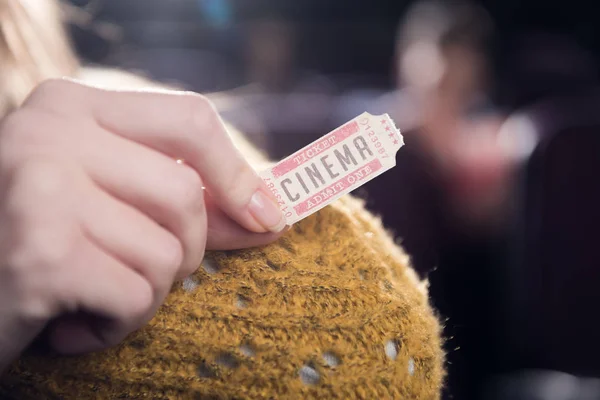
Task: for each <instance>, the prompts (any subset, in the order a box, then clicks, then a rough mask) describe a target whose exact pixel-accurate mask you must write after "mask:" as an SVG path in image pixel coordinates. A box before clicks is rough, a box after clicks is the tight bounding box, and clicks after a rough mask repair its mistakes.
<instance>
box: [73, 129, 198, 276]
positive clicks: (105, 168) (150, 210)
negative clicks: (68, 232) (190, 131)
mask: <svg viewBox="0 0 600 400" xmlns="http://www.w3.org/2000/svg"><path fill="white" fill-rule="evenodd" d="M87 129H88V130H97V132H96V133H95V134H94V140H93V142H92V141H90V143H89V144H87V143H84V142H82V143H81V145H80V150H79V153H80V157H81V158H80V162H81V163H82V164H83V165H84V169H85V170H86V171H87V172H88V174H90V176H91V178H92V180H94V181H95V182H96V183H97V184H98V185H99V186H100V187H102V189H103V190H105V191H107V192H108V193H110V194H111V195H112V196H113V197H116V198H118V199H119V200H121V201H122V202H124V203H127V204H129V205H131V206H132V207H134V208H136V209H138V210H140V211H141V212H143V213H144V214H146V215H147V216H149V217H150V218H152V219H153V220H154V221H156V222H157V223H158V224H160V225H162V226H164V227H165V228H166V229H167V230H168V231H170V232H171V233H172V234H173V235H175V237H177V238H178V239H179V241H180V244H179V246H183V259H182V260H181V263H180V266H181V271H180V272H179V273H178V275H177V276H178V277H182V276H187V275H189V274H190V273H191V272H193V271H194V270H195V269H196V268H197V267H198V266H199V265H200V262H201V261H202V257H203V255H204V246H205V243H206V209H205V207H204V190H203V189H202V181H201V179H200V177H199V176H198V174H197V173H196V171H194V170H193V169H192V168H190V167H188V166H187V165H182V164H181V165H180V164H177V163H176V162H175V161H174V160H173V159H171V158H169V157H166V156H165V155H164V154H162V153H159V152H157V151H155V150H153V149H150V148H148V147H145V146H140V145H138V144H136V143H135V142H132V141H130V140H127V139H124V138H122V137H120V136H116V135H113V134H111V133H109V132H106V131H104V130H101V129H99V128H97V127H94V126H90V127H89V128H87ZM94 198H96V199H98V201H101V202H103V203H105V202H106V201H108V199H107V197H106V196H94ZM101 199H103V200H101ZM113 203H114V201H113V202H111V204H112V206H109V205H108V204H107V205H106V212H107V213H108V212H109V211H108V210H112V211H111V212H112V213H115V214H118V215H124V214H128V215H129V217H128V218H133V217H132V216H131V215H130V214H131V212H132V211H130V212H128V213H126V211H125V210H123V209H122V208H123V207H124V205H122V206H120V207H119V210H117V209H116V208H115V207H116V206H115V205H114V204H113ZM97 209H102V208H101V207H100V206H98V207H97ZM93 214H94V212H93V211H89V212H88V214H87V215H93ZM138 214H139V213H138ZM140 217H141V216H139V215H138V216H137V217H136V220H139V219H140ZM123 218H125V217H123ZM124 220H125V219H124ZM105 221H113V222H114V221H118V220H115V219H113V218H109V217H108V216H107V218H106V219H105ZM129 222H130V223H128V225H129V229H130V230H131V229H133V227H134V226H138V225H134V223H133V221H129ZM149 222H150V221H147V222H146V223H144V224H142V225H139V226H138V229H141V227H142V226H144V227H145V228H144V229H150V228H151V227H150V226H149V225H148V223H149ZM140 224H141V222H140ZM154 225H156V223H154ZM90 226H95V227H96V229H99V227H100V226H101V224H100V223H98V224H90ZM140 233H141V232H140ZM102 236H103V237H104V238H105V239H102V240H103V241H106V240H110V239H107V238H110V237H113V238H115V239H114V240H112V241H113V242H114V241H115V240H116V237H117V236H115V235H112V234H110V233H104V234H102ZM142 237H143V235H142ZM133 238H136V239H135V240H139V235H131V239H130V241H131V240H132V239H133ZM155 240H157V241H158V240H159V239H158V238H156V239H155ZM163 242H164V243H170V244H171V246H170V248H171V250H168V249H167V250H164V251H165V252H166V253H169V254H164V255H163V256H162V257H158V259H157V261H158V260H165V257H170V256H173V258H176V257H175V256H176V255H175V254H174V253H175V249H174V247H175V243H173V242H172V241H171V242H169V241H168V239H167V238H164V240H163ZM119 243H122V244H123V245H124V244H125V243H127V242H126V241H119ZM111 246H112V247H114V245H111ZM164 247H165V245H163V246H162V247H160V246H159V247H158V248H157V250H158V249H164ZM114 250H117V249H114ZM122 250H123V249H118V250H117V251H119V252H121V251H122ZM146 253H148V256H150V254H152V253H151V252H146ZM132 262H133V263H134V264H135V265H139V262H138V261H137V260H132ZM149 265H153V264H152V263H149Z"/></svg>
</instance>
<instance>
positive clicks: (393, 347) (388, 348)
mask: <svg viewBox="0 0 600 400" xmlns="http://www.w3.org/2000/svg"><path fill="white" fill-rule="evenodd" d="M383 347H384V350H385V355H386V356H388V358H389V359H390V360H395V359H396V358H398V353H399V350H400V344H399V343H398V341H397V340H388V341H387V342H385V344H384V346H383Z"/></svg>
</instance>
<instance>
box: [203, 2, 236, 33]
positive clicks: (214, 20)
mask: <svg viewBox="0 0 600 400" xmlns="http://www.w3.org/2000/svg"><path fill="white" fill-rule="evenodd" d="M198 5H199V7H200V9H201V10H202V12H203V13H204V15H206V17H207V19H208V21H209V22H210V23H211V24H213V25H216V26H219V27H222V26H226V25H227V24H229V23H230V22H231V18H232V12H231V4H230V3H229V1H228V0H198Z"/></svg>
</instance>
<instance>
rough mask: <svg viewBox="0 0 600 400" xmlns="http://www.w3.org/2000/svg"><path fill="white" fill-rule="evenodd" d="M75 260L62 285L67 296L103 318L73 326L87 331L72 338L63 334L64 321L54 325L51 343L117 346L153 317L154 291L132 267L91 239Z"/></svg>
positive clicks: (66, 348) (66, 347)
mask: <svg viewBox="0 0 600 400" xmlns="http://www.w3.org/2000/svg"><path fill="white" fill-rule="evenodd" d="M71 263H72V266H73V268H72V269H71V271H72V273H71V274H70V275H69V277H68V279H65V282H64V286H63V288H62V290H63V293H64V296H65V298H67V299H74V300H75V301H76V303H77V304H78V306H79V309H80V310H83V311H86V312H89V313H90V314H92V315H95V316H96V318H99V319H95V320H94V319H90V320H88V322H86V323H85V324H84V326H83V327H82V326H77V327H76V328H73V329H75V330H76V331H78V332H82V331H83V330H86V331H87V333H85V334H81V335H78V336H76V337H69V338H68V339H69V340H66V338H65V337H64V336H62V335H64V330H62V329H63V328H64V327H61V325H60V324H59V325H58V326H54V327H51V329H50V332H49V335H50V343H51V345H52V346H53V347H54V348H55V349H56V350H57V351H59V352H64V353H74V352H83V351H94V350H98V348H99V346H100V347H109V346H113V345H115V344H117V343H119V342H120V341H121V340H123V339H124V338H125V337H126V336H127V335H128V334H129V333H131V332H132V331H134V330H135V329H138V328H140V327H141V326H143V324H145V323H146V322H147V321H148V320H149V319H150V318H151V316H152V313H151V312H152V311H153V308H154V303H155V302H154V295H153V290H152V288H151V285H150V283H149V282H148V281H147V280H146V279H145V278H144V277H142V276H141V275H140V274H138V273H137V272H136V271H134V270H133V269H132V268H129V267H128V266H127V265H125V264H123V263H122V262H121V261H119V260H117V259H115V258H114V257H112V256H110V255H109V254H107V253H106V252H105V251H103V250H102V249H100V248H99V247H97V246H95V245H94V244H93V243H91V242H90V241H89V240H83V241H82V243H81V245H80V246H78V250H77V252H76V253H75V254H74V257H73V258H72V259H71ZM96 321H105V322H103V323H102V324H99V323H97V322H96ZM92 322H95V323H92ZM65 329H66V328H65ZM92 338H94V340H92Z"/></svg>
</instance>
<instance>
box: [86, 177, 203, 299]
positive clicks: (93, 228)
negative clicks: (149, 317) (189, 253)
mask: <svg viewBox="0 0 600 400" xmlns="http://www.w3.org/2000/svg"><path fill="white" fill-rule="evenodd" d="M88 191H89V194H88V196H87V201H86V204H85V207H84V209H83V211H82V215H81V219H82V225H83V229H84V230H85V232H86V233H87V234H88V235H89V236H90V237H91V238H92V239H93V241H94V243H96V244H97V245H99V246H100V247H101V248H103V249H104V250H106V251H107V252H109V253H110V254H112V255H113V256H114V257H116V258H117V259H119V260H121V261H122V262H124V263H125V264H127V265H130V266H132V267H133V268H134V269H136V270H137V271H138V272H140V273H141V274H142V275H144V276H145V277H146V278H147V279H148V280H149V281H150V283H151V284H152V286H153V287H154V288H155V290H156V291H158V292H159V293H160V294H161V297H162V295H164V294H166V293H167V292H168V291H169V289H170V288H171V284H172V282H173V280H174V279H176V278H182V277H185V276H187V275H189V274H191V273H192V272H194V270H195V269H196V268H197V267H198V266H199V265H200V262H201V261H202V257H203V254H204V243H205V241H206V239H205V236H204V235H205V230H206V227H204V229H199V231H202V233H201V236H199V237H198V240H197V243H194V244H193V245H194V246H193V247H194V251H195V254H194V256H193V258H194V259H195V265H194V264H191V265H194V266H193V267H192V268H186V269H184V268H181V269H180V267H181V265H182V261H183V247H182V244H181V242H180V241H179V239H177V237H175V236H174V235H173V234H172V233H171V232H169V231H168V230H166V229H165V228H163V227H162V226H160V225H159V224H158V223H156V222H155V221H153V220H151V219H150V218H149V217H148V216H146V215H144V214H143V213H142V212H140V211H139V210H137V209H135V208H134V207H131V206H130V205H128V204H126V203H124V202H122V201H120V200H118V199H116V198H115V197H113V196H111V195H109V194H108V193H106V192H104V191H103V190H101V189H100V188H98V187H96V186H94V185H93V184H90V187H89V189H88ZM203 220H204V221H205V218H204V219H203ZM203 220H202V219H200V218H199V220H198V221H195V223H196V225H198V226H199V227H201V226H202V225H203V223H202V221H203ZM204 225H205V223H204Z"/></svg>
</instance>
